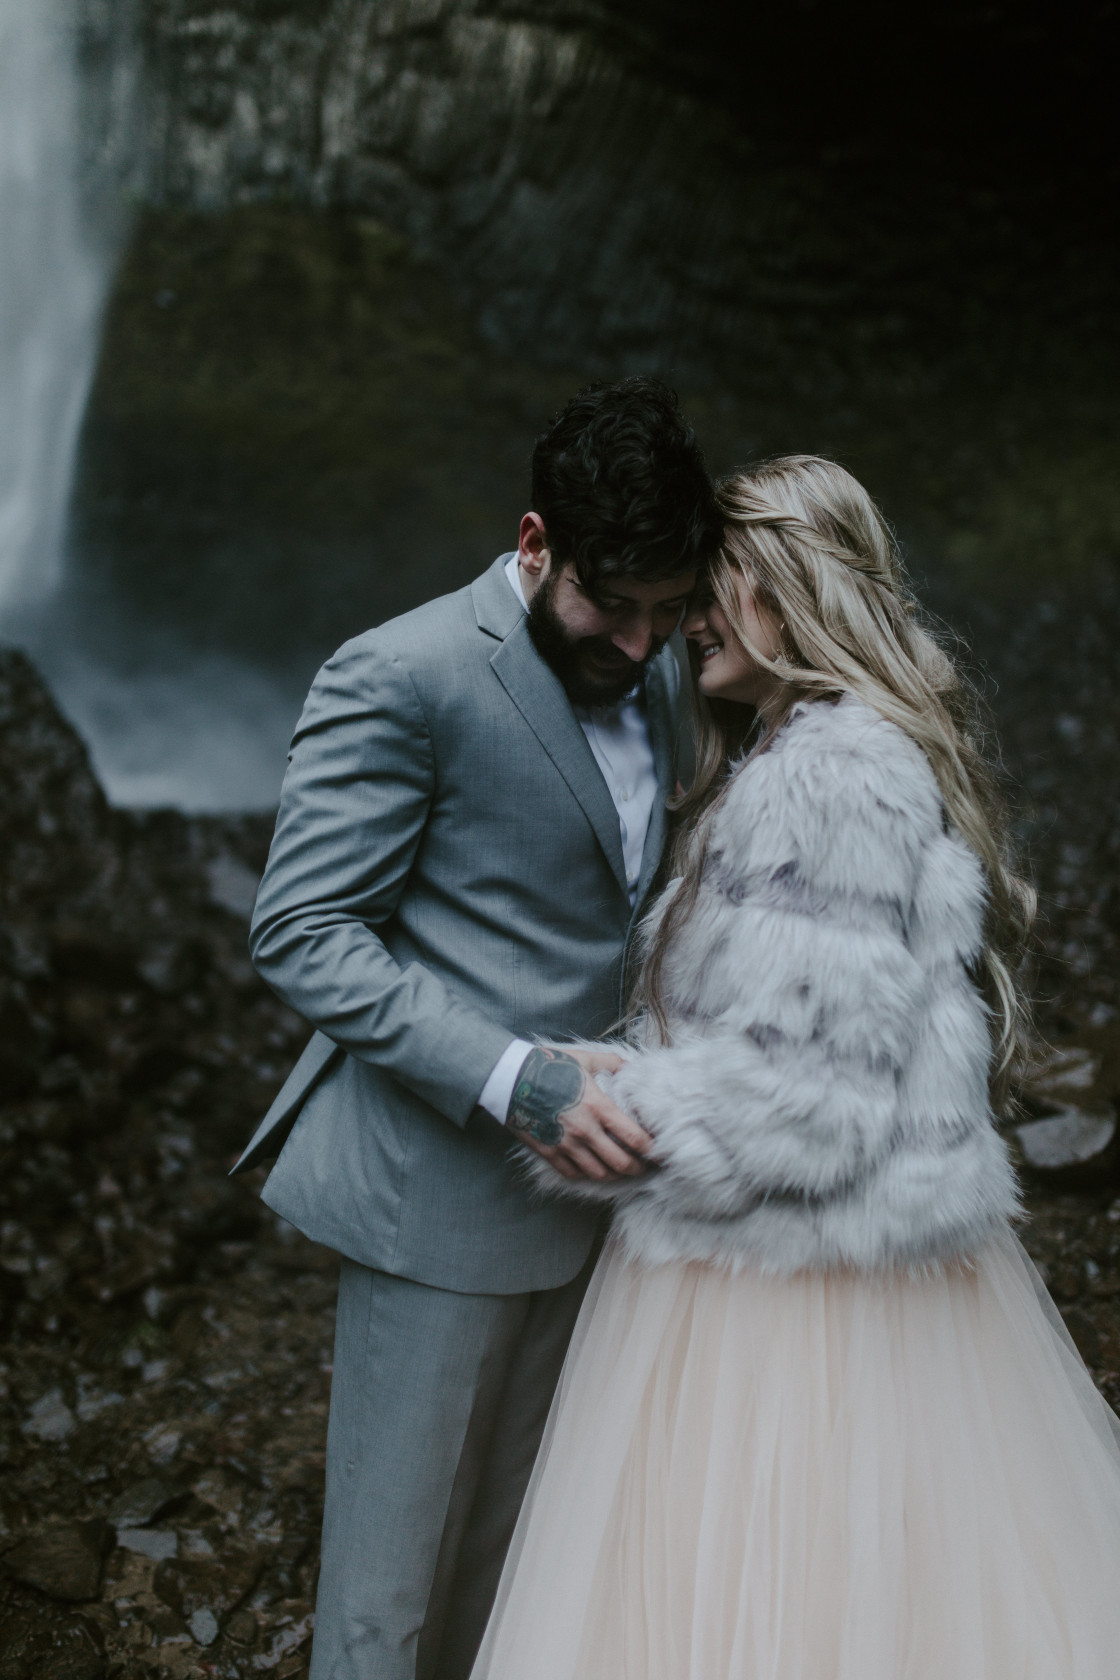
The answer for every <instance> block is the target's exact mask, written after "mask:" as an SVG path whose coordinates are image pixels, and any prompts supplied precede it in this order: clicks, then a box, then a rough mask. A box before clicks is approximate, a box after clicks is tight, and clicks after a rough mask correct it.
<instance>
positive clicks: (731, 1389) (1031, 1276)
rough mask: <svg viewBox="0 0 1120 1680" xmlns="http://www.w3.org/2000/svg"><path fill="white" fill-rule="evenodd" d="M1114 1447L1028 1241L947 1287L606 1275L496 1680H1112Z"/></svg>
mask: <svg viewBox="0 0 1120 1680" xmlns="http://www.w3.org/2000/svg"><path fill="white" fill-rule="evenodd" d="M1118 1430H1120V1426H1118V1425H1117V1421H1116V1419H1115V1417H1114V1416H1113V1414H1112V1412H1111V1411H1109V1409H1108V1408H1107V1407H1106V1406H1105V1404H1104V1402H1103V1401H1102V1400H1101V1399H1100V1397H1099V1396H1098V1395H1097V1393H1096V1390H1095V1389H1094V1387H1093V1383H1092V1380H1091V1379H1090V1377H1089V1374H1088V1372H1087V1371H1086V1369H1085V1367H1084V1365H1083V1364H1082V1362H1081V1360H1080V1358H1079V1357H1078V1355H1077V1352H1076V1350H1075V1349H1074V1346H1073V1343H1072V1342H1071V1341H1070V1339H1069V1337H1068V1335H1067V1334H1066V1332H1065V1330H1064V1329H1063V1327H1062V1325H1061V1320H1060V1319H1059V1318H1058V1316H1057V1313H1056V1312H1055V1310H1054V1308H1053V1306H1052V1305H1051V1303H1050V1301H1049V1298H1048V1297H1047V1296H1046V1293H1045V1291H1044V1290H1043V1288H1042V1285H1041V1283H1040V1281H1039V1279H1038V1277H1037V1274H1036V1273H1035V1272H1034V1269H1033V1267H1032V1266H1031V1264H1030V1261H1029V1260H1028V1259H1027V1257H1026V1254H1025V1253H1024V1251H1023V1249H1022V1248H1021V1246H1020V1245H1019V1243H1018V1242H1017V1241H1016V1240H1015V1239H1014V1237H1013V1236H1012V1235H1011V1234H1010V1233H1007V1235H1006V1236H1005V1237H1001V1238H1000V1239H999V1240H998V1241H996V1242H995V1243H993V1244H992V1245H991V1246H990V1247H989V1248H988V1249H987V1250H986V1251H985V1252H983V1253H982V1254H981V1255H980V1256H978V1257H977V1259H976V1260H975V1261H974V1262H973V1263H972V1264H971V1265H970V1266H969V1267H965V1266H963V1265H962V1266H958V1267H954V1268H951V1269H949V1270H947V1271H945V1272H943V1273H941V1274H939V1275H936V1276H933V1277H929V1278H924V1279H902V1278H888V1277H884V1278H881V1279H869V1278H867V1277H858V1276H853V1275H847V1274H813V1275H801V1276H798V1277H795V1278H785V1279H774V1278H769V1279H766V1278H761V1277H758V1276H754V1275H751V1274H745V1273H740V1274H738V1275H734V1274H731V1273H729V1272H726V1271H721V1270H717V1269H715V1268H712V1267H710V1266H704V1265H694V1264H679V1265H664V1266H657V1267H648V1268H647V1267H642V1266H639V1265H636V1264H634V1263H633V1262H630V1261H627V1260H626V1259H625V1258H624V1257H623V1255H622V1254H621V1253H620V1252H619V1251H618V1250H617V1249H615V1248H612V1247H610V1246H608V1248H607V1250H606V1251H605V1253H604V1255H603V1258H602V1260H601V1261H600V1264H599V1267H598V1270H597V1272H596V1274H595V1277H594V1279H593V1282H592V1285H591V1288H590V1291H589V1293H588V1297H587V1300H586V1302H585V1305H584V1308H583V1312H582V1315H581V1317H580V1321H579V1325H578V1327H577V1330H576V1334H575V1337H574V1340H573V1342H572V1347H571V1351H570V1353H569V1355H568V1360H567V1364H566V1366H565V1369H564V1375H563V1378H562V1381H561V1385H560V1388H559V1390H558V1393H557V1397H556V1401H555V1403H554V1405H553V1409H552V1415H551V1418H550V1420H549V1424H548V1429H547V1433H546V1436H545V1440H544V1444H543V1446H542V1449H541V1453H540V1456H539V1458H538V1461H537V1466H536V1469H535V1472H534V1475H533V1480H532V1483H531V1485H530V1490H529V1495H528V1498H527V1500H526V1503H525V1506H524V1508H523V1511H522V1515H521V1520H520V1523H519V1525H518V1528H517V1532H516V1534H515V1536H514V1540H513V1545H512V1547H511V1550H510V1554H509V1559H508V1561H507V1564H506V1569H505V1572H504V1574H503V1577H502V1583H501V1587H500V1590H499V1594H498V1599H497V1603H496V1606H495V1609H494V1613H493V1615H492V1617H491V1621H490V1625H489V1627H488V1629H487V1633H486V1637H485V1640H484V1643H483V1647H482V1650H481V1653H480V1655H479V1658H478V1661H477V1663H476V1665H475V1668H474V1671H473V1674H472V1680H1116V1677H1118V1676H1120V1445H1118Z"/></svg>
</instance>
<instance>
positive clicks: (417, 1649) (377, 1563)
mask: <svg viewBox="0 0 1120 1680" xmlns="http://www.w3.org/2000/svg"><path fill="white" fill-rule="evenodd" d="M594 1260H595V1255H594V1254H592V1256H591V1257H590V1259H589V1260H588V1261H587V1263H586V1265H585V1266H584V1267H583V1269H582V1270H581V1271H580V1273H579V1275H578V1276H577V1277H575V1278H574V1279H573V1280H572V1281H571V1282H570V1283H567V1284H564V1285H563V1286H562V1287H560V1288H558V1289H544V1290H537V1291H535V1292H533V1293H530V1294H521V1295H460V1294H456V1293H453V1292H452V1291H450V1290H445V1289H436V1288H433V1287H431V1286H429V1285H426V1284H420V1283H413V1282H412V1281H411V1280H409V1279H408V1278H402V1277H394V1276H392V1275H391V1274H390V1273H388V1272H380V1271H373V1270H371V1269H370V1268H369V1267H367V1266H360V1265H358V1264H356V1263H355V1262H354V1261H351V1260H345V1259H344V1260H343V1262H342V1272H341V1277H340V1281H339V1293H338V1322H337V1327H336V1331H335V1354H334V1379H333V1384H332V1388H331V1411H330V1426H329V1432H328V1437H327V1491H326V1512H325V1516H324V1522H323V1564H322V1572H321V1575H320V1581H319V1597H318V1605H317V1612H316V1628H315V1643H314V1648H313V1652H312V1658H311V1680H468V1676H469V1674H470V1670H471V1665H472V1663H473V1662H474V1658H475V1654H476V1652H477V1650H478V1646H479V1643H480V1641H481V1639H482V1634H483V1631H484V1629H485V1626H486V1619H487V1616H488V1615H489V1613H490V1607H491V1605H492V1603H493V1600H494V1594H495V1592H496V1591H497V1586H498V1578H499V1576H500V1574H501V1569H502V1563H503V1561H504V1559H505V1555H506V1550H507V1548H508V1546H509V1541H510V1536H511V1535H512V1533H513V1527H514V1524H515V1522H516V1520H517V1514H518V1510H519V1508H520V1505H521V1501H522V1498H523V1496H524V1493H525V1488H526V1485H527V1483H528V1480H529V1475H530V1472H531V1471H532V1468H533V1460H534V1458H535V1456H536V1452H537V1448H538V1446H539V1445H540V1439H541V1435H542V1432H543V1430H544V1425H545V1421H546V1419H547V1417H548V1409H549V1405H550V1403H551V1400H552V1396H553V1392H554V1390H555V1387H556V1383H557V1380H558V1378H559V1375H560V1369H561V1366H562V1365H563V1362H564V1354H565V1352H566V1350H567V1346H568V1341H569V1339H570V1337H571V1334H572V1329H573V1327H574V1325H575V1321H576V1317H577V1314H578V1312H579V1307H580V1302H581V1301H582V1299H583V1294H584V1290H585V1289H586V1287H587V1283H588V1280H589V1278H590V1276H591V1272H592V1269H593V1266H594Z"/></svg>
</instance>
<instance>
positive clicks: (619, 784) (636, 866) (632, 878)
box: [478, 554, 657, 1123]
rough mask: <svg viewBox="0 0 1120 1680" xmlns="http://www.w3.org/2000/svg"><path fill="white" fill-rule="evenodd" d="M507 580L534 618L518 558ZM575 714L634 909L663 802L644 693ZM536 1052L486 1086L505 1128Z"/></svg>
mask: <svg viewBox="0 0 1120 1680" xmlns="http://www.w3.org/2000/svg"><path fill="white" fill-rule="evenodd" d="M506 577H507V578H508V579H509V583H510V588H511V589H512V590H513V592H514V594H515V595H516V596H517V599H518V600H519V601H520V602H521V605H522V606H523V607H524V609H525V611H526V612H528V610H529V603H528V601H527V600H526V599H525V590H524V588H523V587H522V583H521V567H520V563H519V559H518V556H517V555H516V554H513V555H511V556H510V558H509V559H508V560H507V561H506ZM572 710H573V711H574V712H575V714H576V717H577V718H578V720H579V726H580V728H581V729H582V730H583V733H584V734H585V735H586V737H587V742H588V745H589V746H590V748H591V751H592V752H593V753H594V755H595V762H596V764H597V765H598V766H599V769H600V770H601V771H602V773H603V780H604V781H605V782H606V784H607V787H608V789H609V790H610V796H611V798H612V800H613V801H614V808H615V810H616V811H617V812H618V828H619V835H620V837H621V840H622V856H623V860H624V862H625V865H626V885H627V888H628V890H629V893H630V904H631V908H632V907H633V906H634V904H635V903H636V901H637V897H638V877H639V876H640V874H641V869H642V853H643V851H644V850H645V844H646V834H647V833H648V831H649V820H650V817H651V816H652V815H653V806H654V801H655V800H656V798H657V771H656V768H655V765H654V762H653V747H652V745H651V744H650V738H649V723H648V720H647V717H646V706H645V698H644V696H643V695H642V694H641V692H640V690H638V689H635V690H634V692H633V693H632V694H628V695H627V696H626V697H625V699H623V700H620V701H619V702H618V704H617V705H615V706H590V707H588V706H573V707H572ZM532 1048H533V1046H532V1045H531V1044H530V1043H529V1042H528V1040H527V1039H523V1038H515V1039H514V1041H513V1043H512V1044H511V1045H510V1046H509V1048H508V1049H507V1050H505V1051H504V1052H503V1054H502V1055H501V1056H500V1057H499V1059H498V1063H497V1065H496V1067H495V1068H494V1070H493V1072H492V1073H491V1075H490V1077H489V1079H488V1080H487V1081H486V1084H485V1085H484V1086H483V1088H482V1095H481V1096H480V1097H479V1099H478V1102H479V1107H480V1108H484V1109H485V1110H486V1112H487V1113H488V1114H492V1115H493V1116H494V1118H495V1120H500V1121H502V1122H503V1123H504V1122H505V1118H506V1115H507V1113H508V1112H509V1105H510V1098H511V1097H512V1096H513V1088H514V1086H515V1085H516V1083H517V1076H518V1074H519V1073H520V1072H521V1069H522V1067H523V1066H524V1065H525V1058H526V1056H527V1055H528V1054H529V1052H530V1050H531V1049H532Z"/></svg>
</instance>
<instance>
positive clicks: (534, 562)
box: [517, 513, 552, 583]
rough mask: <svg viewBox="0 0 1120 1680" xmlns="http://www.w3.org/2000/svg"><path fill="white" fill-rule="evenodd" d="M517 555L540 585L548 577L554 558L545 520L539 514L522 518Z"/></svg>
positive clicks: (525, 569)
mask: <svg viewBox="0 0 1120 1680" xmlns="http://www.w3.org/2000/svg"><path fill="white" fill-rule="evenodd" d="M517 554H518V559H519V561H520V563H521V566H522V569H523V570H524V571H526V572H528V574H529V576H530V577H531V578H532V579H533V580H534V582H536V583H540V582H541V581H542V579H543V578H544V577H546V576H547V574H548V567H549V561H550V560H551V557H552V556H551V552H550V550H549V546H548V535H547V533H546V531H545V528H544V520H543V519H542V518H541V516H540V514H539V513H526V514H524V515H523V516H522V519H521V532H520V536H519V539H518V544H517Z"/></svg>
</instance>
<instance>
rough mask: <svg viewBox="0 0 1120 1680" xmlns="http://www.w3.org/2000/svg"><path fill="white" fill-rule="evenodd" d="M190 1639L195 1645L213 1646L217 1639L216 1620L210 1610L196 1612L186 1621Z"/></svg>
mask: <svg viewBox="0 0 1120 1680" xmlns="http://www.w3.org/2000/svg"><path fill="white" fill-rule="evenodd" d="M187 1626H188V1628H189V1629H190V1633H191V1638H192V1639H193V1640H194V1641H195V1643H196V1644H197V1645H213V1643H214V1641H215V1640H216V1639H217V1637H218V1633H219V1631H220V1630H219V1628H218V1618H217V1616H215V1614H214V1612H213V1611H212V1610H196V1611H195V1612H194V1613H193V1615H191V1616H190V1618H189V1619H188V1621H187Z"/></svg>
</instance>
